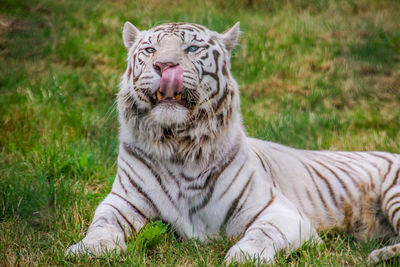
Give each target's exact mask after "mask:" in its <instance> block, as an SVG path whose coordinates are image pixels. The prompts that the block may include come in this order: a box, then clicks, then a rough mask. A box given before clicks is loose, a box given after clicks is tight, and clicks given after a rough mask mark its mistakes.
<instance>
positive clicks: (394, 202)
mask: <svg viewBox="0 0 400 267" xmlns="http://www.w3.org/2000/svg"><path fill="white" fill-rule="evenodd" d="M396 204H400V200H397V201H393V202H392V203H390V204H389V203H388V204H387V205H388V206H385V210H386V211H387V212H389V210H390V209H391V208H392V207H393V206H394V205H396Z"/></svg>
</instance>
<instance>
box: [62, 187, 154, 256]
mask: <svg viewBox="0 0 400 267" xmlns="http://www.w3.org/2000/svg"><path fill="white" fill-rule="evenodd" d="M146 221H147V219H146V218H145V217H144V216H143V215H141V214H140V213H138V212H137V210H134V209H133V208H132V207H131V206H130V205H129V204H128V202H126V201H124V200H123V198H121V196H120V195H118V194H116V193H111V194H109V195H108V196H107V197H106V198H105V199H104V200H103V201H102V202H101V203H100V205H99V206H98V207H97V209H96V212H95V215H94V217H93V220H92V223H91V225H90V227H89V229H88V232H87V235H86V236H85V237H84V238H83V239H82V240H81V241H80V242H78V243H77V244H75V245H72V246H70V247H69V248H68V249H67V251H66V255H81V254H95V255H101V254H104V253H106V252H110V251H115V252H121V251H125V250H126V239H127V236H128V235H129V234H130V231H131V230H132V229H133V228H134V229H136V230H138V229H140V228H141V227H142V226H143V225H144V224H145V223H146Z"/></svg>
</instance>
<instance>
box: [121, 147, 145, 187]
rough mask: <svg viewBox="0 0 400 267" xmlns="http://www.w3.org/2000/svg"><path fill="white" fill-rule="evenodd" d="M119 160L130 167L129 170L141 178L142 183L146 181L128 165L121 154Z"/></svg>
mask: <svg viewBox="0 0 400 267" xmlns="http://www.w3.org/2000/svg"><path fill="white" fill-rule="evenodd" d="M119 158H120V159H121V160H122V161H123V162H124V163H125V164H126V165H127V166H128V167H129V169H130V170H131V171H132V172H133V174H134V175H135V176H136V177H137V178H139V180H140V181H142V182H144V179H143V178H142V177H140V175H139V174H138V173H137V172H136V171H135V170H134V169H133V168H132V166H131V165H130V164H129V163H128V161H127V160H125V159H124V158H123V157H122V156H121V154H120V155H119Z"/></svg>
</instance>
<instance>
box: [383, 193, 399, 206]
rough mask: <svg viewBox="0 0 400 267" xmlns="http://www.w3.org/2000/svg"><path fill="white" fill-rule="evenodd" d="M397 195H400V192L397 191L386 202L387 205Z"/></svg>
mask: <svg viewBox="0 0 400 267" xmlns="http://www.w3.org/2000/svg"><path fill="white" fill-rule="evenodd" d="M396 197H400V193H396V194H394V195H392V196H391V197H390V198H389V199H388V200H387V201H386V202H385V205H387V204H388V203H389V202H390V201H392V200H393V199H394V198H396Z"/></svg>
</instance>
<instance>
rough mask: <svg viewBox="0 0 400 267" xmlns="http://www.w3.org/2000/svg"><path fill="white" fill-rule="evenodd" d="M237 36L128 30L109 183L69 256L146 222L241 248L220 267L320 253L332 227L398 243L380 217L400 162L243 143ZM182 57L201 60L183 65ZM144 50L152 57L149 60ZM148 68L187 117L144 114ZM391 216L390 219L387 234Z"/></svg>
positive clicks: (121, 240) (171, 28)
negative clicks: (168, 79) (174, 68)
mask: <svg viewBox="0 0 400 267" xmlns="http://www.w3.org/2000/svg"><path fill="white" fill-rule="evenodd" d="M239 33H240V31H239V24H236V25H235V26H234V27H233V28H232V29H230V30H228V31H226V32H225V33H223V34H219V33H216V32H213V31H210V30H208V29H205V28H203V27H202V26H199V25H193V24H164V25H161V26H158V27H156V28H153V29H150V30H149V31H142V32H139V31H138V30H137V29H136V28H135V27H134V26H133V25H131V24H129V23H127V24H126V25H125V27H124V33H123V38H124V43H125V46H126V47H127V48H128V67H127V71H126V72H125V74H124V76H123V79H122V82H121V84H120V92H119V94H118V109H119V115H120V117H119V120H120V125H121V127H120V142H121V145H120V151H119V157H118V172H117V176H116V178H115V181H114V185H113V188H112V191H111V193H110V194H109V195H108V196H107V197H106V198H105V199H104V200H103V202H102V203H101V204H100V205H99V207H98V208H97V210H96V212H95V215H94V218H93V222H92V224H91V226H90V228H89V230H88V233H87V236H86V237H85V238H84V239H83V240H82V241H80V242H79V243H78V244H76V245H73V246H71V247H70V248H69V249H68V251H67V253H68V254H79V253H90V252H91V253H94V254H101V253H103V252H104V251H107V250H113V249H116V250H117V251H120V250H125V248H126V243H125V239H126V235H128V234H129V230H130V227H133V228H134V229H136V230H139V229H140V228H141V227H142V226H143V225H144V224H145V223H146V222H147V221H148V219H149V218H155V219H163V220H165V221H167V222H169V223H171V224H173V225H174V227H175V229H176V231H177V232H178V233H179V234H180V235H181V236H184V237H189V238H191V237H197V238H199V239H200V240H205V239H207V238H208V237H210V236H215V235H218V234H220V233H221V231H224V232H225V233H226V234H227V235H228V236H241V239H240V240H239V241H238V243H237V244H235V245H234V246H233V247H232V248H230V249H229V251H228V252H227V255H226V260H227V262H232V261H244V260H245V259H249V258H257V259H258V260H259V262H260V263H271V262H273V261H274V257H275V255H276V253H277V252H278V251H281V250H283V251H287V252H289V251H291V250H293V249H296V248H298V247H299V246H300V245H301V244H302V243H303V242H305V241H307V240H310V239H312V240H314V241H317V242H319V237H318V235H317V234H316V230H315V229H322V230H323V229H330V228H333V227H336V228H339V229H342V230H344V231H348V232H353V233H355V234H356V236H357V237H360V238H371V237H387V236H391V235H395V234H396V232H397V230H396V231H395V230H394V229H393V228H391V227H390V226H388V225H389V223H388V224H382V223H381V222H382V220H380V218H379V217H378V216H380V215H379V214H380V213H379V212H378V211H380V209H382V214H383V213H384V212H386V214H385V216H389V215H390V214H391V213H394V212H396V211H395V208H396V207H397V206H396V205H397V204H396V203H394V204H391V203H392V202H391V201H392V198H391V196H393V195H395V194H396V192H399V191H400V189H399V188H398V187H400V186H398V185H397V184H396V181H397V178H398V176H399V171H398V170H399V166H398V165H399V163H398V162H400V160H399V158H400V157H399V156H398V155H395V154H389V153H383V152H382V153H378V152H374V153H358V152H354V153H350V152H332V151H304V150H297V149H292V148H289V147H285V146H282V145H279V144H275V143H270V142H265V141H261V140H256V139H252V138H248V137H246V134H245V132H244V129H243V125H242V121H241V117H240V105H239V90H238V85H237V83H236V82H235V80H234V79H233V78H232V76H231V73H230V62H229V61H230V52H231V51H232V49H233V47H234V45H235V44H236V43H237V40H238V38H239ZM154 40H157V41H154ZM195 40H197V41H195ZM198 40H200V41H198ZM190 45H196V46H199V47H202V48H200V50H198V52H196V53H190V52H187V50H186V48H187V47H189V46H190ZM149 46H152V47H153V48H154V49H155V51H156V52H155V53H152V54H149V53H147V52H146V48H148V47H149ZM157 61H163V62H170V61H174V63H176V64H179V65H180V66H181V67H182V69H183V71H184V81H183V84H184V89H183V92H184V93H186V94H187V96H188V97H189V99H192V100H193V103H194V104H193V105H192V106H190V107H183V106H180V105H172V104H171V105H169V104H168V105H165V104H158V105H155V106H153V104H152V102H151V95H152V94H154V93H155V92H156V91H157V89H158V87H159V84H160V79H161V78H160V76H159V75H158V74H157V73H156V71H155V70H154V67H153V64H154V62H157ZM385 192H386V193H387V192H388V193H387V194H386V195H384V196H383V194H385ZM381 198H383V199H381ZM380 201H383V202H382V206H381V207H380V206H379V205H377V204H378V203H380ZM385 204H386V205H389V207H392V208H390V209H389V210H386V206H385ZM390 205H391V206H390ZM399 214H400V213H399ZM399 214H393V216H391V217H393V220H392V221H390V223H391V224H392V225H396V223H397V220H398V219H399V218H400V215H399ZM382 216H383V215H382ZM384 251H387V249H386V250H384ZM378 252H379V251H378ZM378 252H374V253H372V254H371V259H372V260H374V261H375V260H376V259H379V255H381V254H382V253H380V252H379V253H378ZM385 255H388V254H387V253H386V254H385Z"/></svg>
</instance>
